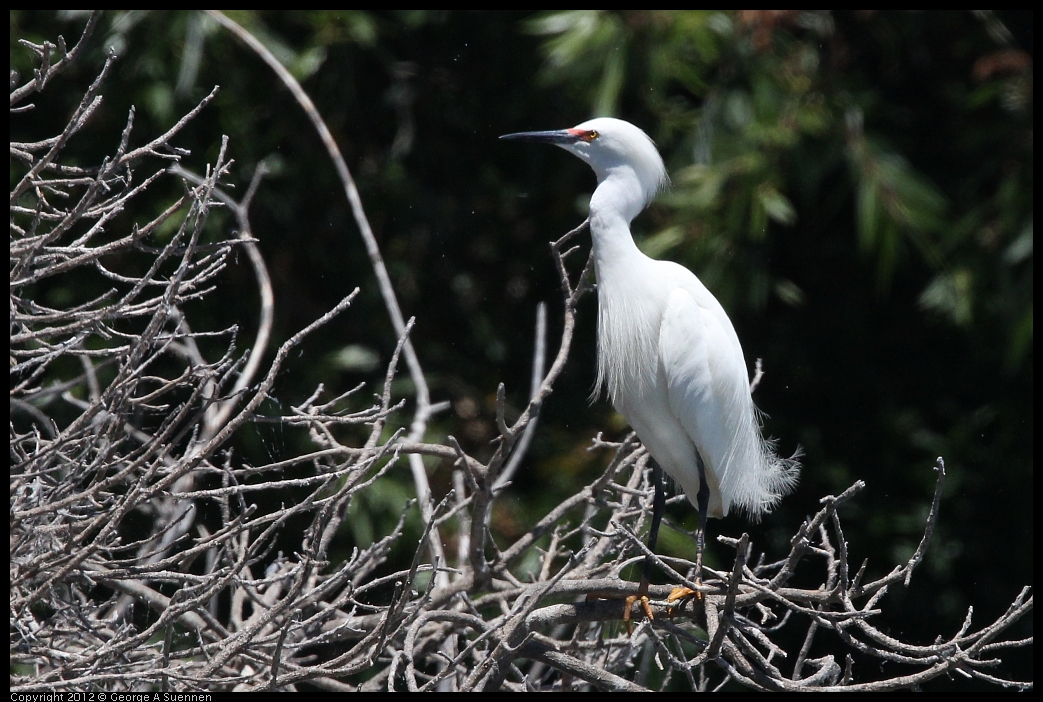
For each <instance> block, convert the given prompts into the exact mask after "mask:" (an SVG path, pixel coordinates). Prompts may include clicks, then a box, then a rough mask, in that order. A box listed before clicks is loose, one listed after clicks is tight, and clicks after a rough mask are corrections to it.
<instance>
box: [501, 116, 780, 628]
mask: <svg viewBox="0 0 1043 702" xmlns="http://www.w3.org/2000/svg"><path fill="white" fill-rule="evenodd" d="M500 138H501V139H518V140H523V141H535V142H544V143H550V144H555V145H557V146H560V147H561V148H563V149H565V150H566V151H568V152H569V153H572V154H574V155H576V156H578V157H579V158H581V159H583V160H584V161H586V162H587V164H588V165H590V167H591V168H593V169H594V173H595V174H596V175H597V179H598V185H597V188H596V189H595V190H594V194H593V195H592V196H591V198H590V232H591V237H592V239H593V247H594V270H595V275H596V277H597V293H598V373H597V392H598V393H600V391H601V389H602V388H605V389H607V390H608V395H609V397H610V398H611V400H612V403H613V405H615V408H616V409H617V410H618V411H619V412H620V414H622V415H623V417H625V418H626V420H627V421H628V422H629V423H630V426H631V427H633V428H634V430H635V431H636V432H637V435H638V437H639V438H640V439H641V441H642V443H644V445H645V448H647V449H648V452H649V453H650V454H651V455H652V458H654V459H655V461H656V462H657V463H658V464H659V465H660V466H661V467H662V468H663V470H665V471H666V472H667V473H668V474H669V475H670V477H672V478H673V479H674V480H675V481H676V482H677V483H678V484H679V485H680V486H681V489H682V490H684V494H685V495H686V496H687V497H688V500H689V501H690V502H691V503H692V504H693V505H694V506H695V508H696V509H698V510H699V534H698V546H697V556H696V564H697V568H696V571H697V579H698V578H699V576H700V575H701V564H702V552H703V547H704V540H705V532H706V520H707V517H723V516H725V515H727V514H728V512H729V511H730V510H731V509H733V508H737V509H738V510H739V511H741V512H743V513H745V514H746V515H747V516H748V517H750V518H752V519H757V518H759V517H760V516H761V515H762V514H763V513H765V512H767V511H769V510H770V509H771V508H772V507H774V506H775V505H776V504H777V503H778V501H779V499H780V498H781V497H782V495H783V494H785V493H786V492H788V491H789V490H790V489H791V488H792V487H793V486H794V485H795V484H796V480H797V471H798V466H797V462H796V461H795V460H794V459H784V458H780V457H779V456H778V455H777V454H776V452H775V447H774V444H773V443H772V442H770V441H765V440H764V438H763V437H762V436H761V424H760V420H759V416H758V410H757V408H756V407H755V406H754V404H753V399H752V397H751V396H750V392H751V391H750V380H749V375H748V371H747V367H746V360H745V358H744V357H743V353H742V346H741V345H740V344H739V337H738V336H737V335H736V333H735V329H734V328H733V327H732V323H731V320H729V319H728V315H727V314H726V313H725V311H724V308H723V307H721V303H719V302H718V301H717V298H715V297H714V296H713V294H712V293H711V292H710V291H709V290H708V289H707V288H706V286H705V285H703V284H702V282H700V280H699V279H698V278H697V277H695V275H694V274H693V273H692V272H691V271H689V270H688V269H687V268H685V267H684V266H681V265H679V264H677V263H674V262H672V261H657V260H655V259H652V258H649V257H648V256H646V255H645V254H643V253H642V252H641V251H640V250H639V249H638V248H637V245H636V244H635V243H634V239H633V237H632V236H631V234H630V222H631V221H632V220H633V219H634V218H635V217H636V216H637V215H638V214H639V213H640V212H641V210H643V209H644V208H645V206H646V205H648V203H649V202H651V201H652V199H653V198H654V197H655V196H656V194H657V193H658V192H659V191H660V190H661V189H662V188H663V187H665V186H666V185H668V183H669V177H668V176H667V173H666V166H665V165H664V164H663V159H662V158H661V157H660V156H659V152H658V151H657V150H656V147H655V144H654V143H653V142H652V140H651V139H650V138H649V137H648V135H647V134H645V133H644V132H643V131H641V130H640V129H638V128H637V127H635V126H634V125H632V124H630V123H629V122H624V121H623V120H619V119H612V118H608V117H602V118H598V119H592V120H590V121H587V122H584V123H582V124H580V125H578V126H576V127H573V128H572V129H563V130H559V131H545V132H522V133H518V134H507V135H505V136H502V137H500ZM656 477H657V480H656V493H657V494H656V503H657V507H658V506H659V505H661V504H662V501H663V498H662V487H661V481H659V480H658V475H657V476H656ZM655 511H656V510H654V512H653V514H654V516H653V523H652V531H651V533H650V535H649V548H650V549H654V548H655V540H656V535H657V532H658V528H659V517H661V512H662V510H661V508H660V509H658V512H659V513H660V514H659V515H656V514H655ZM649 565H650V562H649V561H646V569H645V574H644V577H643V578H642V598H643V599H644V600H645V601H646V603H647V598H645V597H644V592H645V590H646V588H647V577H648V566H649ZM697 581H698V580H697ZM646 610H647V607H646ZM628 614H629V607H628Z"/></svg>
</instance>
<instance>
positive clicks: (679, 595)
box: [666, 583, 703, 617]
mask: <svg viewBox="0 0 1043 702" xmlns="http://www.w3.org/2000/svg"><path fill="white" fill-rule="evenodd" d="M699 584H700V585H702V583H699ZM692 597H694V598H695V599H697V600H701V599H703V593H702V592H700V591H699V590H693V589H692V588H690V587H684V586H683V585H681V586H678V587H675V588H674V590H673V592H671V593H670V595H669V596H667V598H666V606H667V611H668V612H669V613H670V616H671V617H672V616H674V608H675V607H679V606H683V604H684V600H687V599H690V598H692Z"/></svg>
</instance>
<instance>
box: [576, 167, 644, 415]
mask: <svg viewBox="0 0 1043 702" xmlns="http://www.w3.org/2000/svg"><path fill="white" fill-rule="evenodd" d="M600 175H601V174H599V176H600ZM599 180H600V183H599V184H598V187H597V190H595V191H594V194H593V196H591V198H590V233H591V238H592V240H593V244H594V272H595V275H596V276H597V281H598V379H597V385H596V388H595V395H597V394H600V390H601V388H606V389H607V390H608V394H609V397H610V398H611V399H612V403H613V404H614V405H615V406H616V409H618V410H619V411H621V412H623V414H624V415H626V408H625V407H623V405H622V404H621V403H622V401H623V398H626V397H637V396H640V395H642V394H643V393H644V392H645V391H646V390H647V389H649V388H651V387H652V386H653V384H654V382H655V367H654V365H647V367H646V365H642V361H647V360H649V359H653V360H654V359H655V358H656V354H655V349H654V346H655V343H656V342H657V340H658V338H659V330H658V329H657V328H654V325H652V327H648V325H649V324H650V323H652V322H654V321H655V320H658V319H659V318H660V315H659V314H658V312H657V311H653V310H646V309H645V307H646V306H648V305H653V306H654V305H656V304H658V300H659V298H658V297H657V296H656V295H654V294H649V291H648V290H647V289H646V287H647V285H648V284H649V283H652V284H653V285H654V284H655V281H656V275H655V272H654V271H648V270H646V269H648V268H650V267H652V266H654V262H653V261H652V259H650V258H648V257H647V256H645V255H644V254H643V253H641V251H640V250H638V248H637V245H636V244H635V243H634V238H633V236H631V234H630V221H631V220H632V219H633V218H634V217H636V216H637V214H638V213H639V212H640V211H641V210H642V209H643V208H644V206H645V201H646V196H645V194H644V193H643V192H642V190H641V187H640V184H639V182H638V180H637V178H636V176H635V175H634V173H633V171H631V170H629V169H624V168H620V169H617V170H613V171H610V172H609V173H607V174H606V177H604V178H601V179H599ZM646 327H648V328H646Z"/></svg>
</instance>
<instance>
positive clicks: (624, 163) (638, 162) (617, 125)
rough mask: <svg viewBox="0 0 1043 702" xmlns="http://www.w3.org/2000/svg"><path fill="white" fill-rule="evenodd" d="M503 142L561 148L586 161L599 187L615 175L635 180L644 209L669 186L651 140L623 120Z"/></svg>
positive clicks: (512, 136)
mask: <svg viewBox="0 0 1043 702" xmlns="http://www.w3.org/2000/svg"><path fill="white" fill-rule="evenodd" d="M500 138H501V139H518V140H522V141H539V142H545V143H549V144H555V145H557V146H560V147H561V148H563V149H565V150H566V151H569V152H571V153H573V154H575V155H576V156H578V157H579V158H581V159H583V160H584V161H586V162H587V163H588V164H589V165H590V167H591V168H593V169H594V174H595V175H596V176H597V178H598V183H601V182H603V181H605V180H606V179H607V178H608V177H609V176H611V175H612V174H613V173H621V174H625V175H627V176H628V177H632V178H633V179H635V180H636V182H637V185H638V187H639V188H640V190H641V195H642V202H641V206H642V207H643V206H645V205H647V204H648V203H649V202H651V201H652V198H654V197H655V196H656V193H658V192H659V191H660V190H662V189H663V188H664V187H666V186H667V185H669V183H670V178H669V176H667V174H666V166H665V165H663V159H662V158H661V157H660V156H659V151H657V150H656V147H655V143H654V142H653V141H652V139H651V138H649V136H648V135H647V134H645V133H644V132H643V131H641V130H640V129H638V128H637V127H635V126H634V125H632V124H631V123H630V122H625V121H623V120H621V119H615V118H613V117H597V118H595V119H591V120H588V121H586V122H583V123H582V124H578V125H576V126H575V127H573V128H572V129H560V130H557V131H550V132H521V133H518V134H505V135H504V136H502V137H500Z"/></svg>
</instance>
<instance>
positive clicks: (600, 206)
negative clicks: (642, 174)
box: [590, 166, 646, 280]
mask: <svg viewBox="0 0 1043 702" xmlns="http://www.w3.org/2000/svg"><path fill="white" fill-rule="evenodd" d="M645 201H646V194H645V192H644V191H643V190H642V188H641V184H640V182H639V181H638V179H637V176H636V174H635V173H634V171H633V170H632V169H630V168H627V167H625V166H618V167H616V168H612V169H609V170H607V171H605V172H603V173H598V187H597V189H596V190H594V194H593V195H591V197H590V233H591V237H592V239H593V242H594V263H595V266H596V268H597V273H598V279H599V280H600V279H601V277H602V274H603V273H608V274H609V275H611V271H612V269H613V268H618V269H620V270H625V269H626V267H627V266H628V265H632V264H633V261H634V260H635V258H640V257H643V256H644V254H642V253H641V252H640V251H639V250H638V248H637V245H636V244H635V243H634V237H633V236H631V234H630V222H632V221H633V219H634V217H637V215H638V214H639V213H640V212H641V210H643V209H644V207H645Z"/></svg>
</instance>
